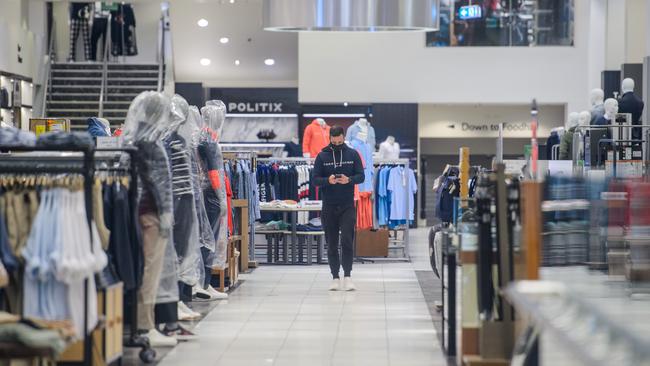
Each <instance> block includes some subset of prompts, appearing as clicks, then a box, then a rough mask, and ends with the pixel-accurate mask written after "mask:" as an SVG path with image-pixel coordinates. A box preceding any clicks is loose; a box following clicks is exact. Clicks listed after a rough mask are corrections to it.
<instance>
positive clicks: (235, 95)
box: [209, 88, 300, 114]
mask: <svg viewBox="0 0 650 366" xmlns="http://www.w3.org/2000/svg"><path fill="white" fill-rule="evenodd" d="M209 96H210V99H218V100H221V101H223V102H224V103H225V104H226V108H227V111H228V113H229V114H298V113H300V105H299V104H298V89H295V88H210V90H209Z"/></svg>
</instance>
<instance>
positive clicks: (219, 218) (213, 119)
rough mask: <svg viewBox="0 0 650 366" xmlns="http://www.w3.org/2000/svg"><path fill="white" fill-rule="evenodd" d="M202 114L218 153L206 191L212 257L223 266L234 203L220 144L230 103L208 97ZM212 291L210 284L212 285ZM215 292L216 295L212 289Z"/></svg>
mask: <svg viewBox="0 0 650 366" xmlns="http://www.w3.org/2000/svg"><path fill="white" fill-rule="evenodd" d="M201 115H202V116H203V121H204V122H205V127H204V131H205V133H207V134H208V135H209V137H210V139H209V140H208V141H209V143H210V144H209V147H210V151H211V152H212V153H213V154H214V157H215V161H214V163H215V164H216V165H215V169H214V170H213V171H210V172H209V175H210V183H211V187H212V190H205V191H204V195H205V196H204V198H205V203H206V209H207V211H208V217H209V218H210V221H211V222H210V223H211V224H212V230H213V232H214V236H215V240H216V250H215V253H214V258H213V261H212V266H213V267H214V268H219V269H222V268H224V267H225V266H226V256H227V250H228V218H229V215H228V212H229V210H230V205H229V202H228V196H227V185H228V181H227V180H226V176H225V171H224V164H223V155H222V153H221V147H219V136H221V130H222V129H223V123H224V121H225V119H226V105H225V104H224V103H223V102H222V101H220V100H211V101H208V102H207V103H206V105H205V107H203V108H201ZM208 292H211V293H212V291H210V288H209V287H208ZM212 295H215V294H214V293H212ZM219 296H220V297H222V298H227V294H221V295H219Z"/></svg>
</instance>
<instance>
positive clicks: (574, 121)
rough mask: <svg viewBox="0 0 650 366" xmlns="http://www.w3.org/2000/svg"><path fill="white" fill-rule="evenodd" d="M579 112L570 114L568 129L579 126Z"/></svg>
mask: <svg viewBox="0 0 650 366" xmlns="http://www.w3.org/2000/svg"><path fill="white" fill-rule="evenodd" d="M579 116H580V115H579V114H578V112H571V113H569V120H568V121H567V125H566V126H567V128H568V129H570V128H573V127H575V126H577V125H578V118H579Z"/></svg>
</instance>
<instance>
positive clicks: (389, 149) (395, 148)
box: [379, 136, 400, 159]
mask: <svg viewBox="0 0 650 366" xmlns="http://www.w3.org/2000/svg"><path fill="white" fill-rule="evenodd" d="M399 152H400V147H399V144H398V143H397V142H395V137H393V136H388V137H387V138H386V141H384V142H382V143H381V144H379V158H380V159H399Z"/></svg>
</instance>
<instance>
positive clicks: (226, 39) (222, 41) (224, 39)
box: [219, 37, 230, 44]
mask: <svg viewBox="0 0 650 366" xmlns="http://www.w3.org/2000/svg"><path fill="white" fill-rule="evenodd" d="M219 42H221V43H223V44H226V43H228V42H230V38H228V37H221V38H219Z"/></svg>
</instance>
